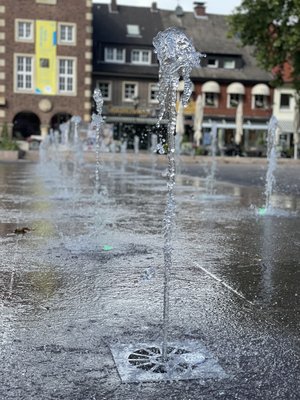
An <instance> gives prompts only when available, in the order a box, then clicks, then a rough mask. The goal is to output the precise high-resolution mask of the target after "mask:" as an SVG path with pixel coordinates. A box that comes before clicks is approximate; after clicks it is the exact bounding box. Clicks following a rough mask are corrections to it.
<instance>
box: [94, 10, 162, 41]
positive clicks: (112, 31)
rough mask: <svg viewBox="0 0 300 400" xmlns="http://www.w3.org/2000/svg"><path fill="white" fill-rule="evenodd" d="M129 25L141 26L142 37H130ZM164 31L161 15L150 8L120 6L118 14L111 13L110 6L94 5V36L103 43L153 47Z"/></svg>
mask: <svg viewBox="0 0 300 400" xmlns="http://www.w3.org/2000/svg"><path fill="white" fill-rule="evenodd" d="M127 25H139V27H140V32H141V35H140V36H139V37H136V36H128V35H127V29H126V26H127ZM163 29H164V28H163V25H162V21H161V16H160V13H159V12H152V11H151V9H150V8H149V7H148V8H146V7H134V6H118V12H110V11H109V5H108V4H94V5H93V36H94V39H98V40H101V41H102V42H105V43H115V44H121V43H122V44H125V43H126V44H128V45H129V44H135V45H137V44H139V45H148V46H152V40H153V37H154V36H155V35H156V34H157V32H159V31H161V30H163Z"/></svg>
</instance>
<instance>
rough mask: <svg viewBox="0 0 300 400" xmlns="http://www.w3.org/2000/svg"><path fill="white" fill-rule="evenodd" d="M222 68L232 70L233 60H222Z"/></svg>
mask: <svg viewBox="0 0 300 400" xmlns="http://www.w3.org/2000/svg"><path fill="white" fill-rule="evenodd" d="M223 66H224V68H225V69H234V68H235V60H224V63H223Z"/></svg>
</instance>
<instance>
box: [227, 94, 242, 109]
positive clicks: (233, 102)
mask: <svg viewBox="0 0 300 400" xmlns="http://www.w3.org/2000/svg"><path fill="white" fill-rule="evenodd" d="M240 99H241V95H240V94H235V93H231V94H230V95H229V107H230V108H236V107H237V106H238V104H239V101H240Z"/></svg>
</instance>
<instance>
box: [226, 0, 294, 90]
mask: <svg viewBox="0 0 300 400" xmlns="http://www.w3.org/2000/svg"><path fill="white" fill-rule="evenodd" d="M229 26H230V35H231V36H237V37H238V38H239V39H240V41H241V44H242V45H243V46H254V55H255V57H256V59H257V61H258V63H259V64H260V66H261V67H262V68H264V69H266V70H267V71H273V73H274V82H273V84H274V86H280V85H282V84H283V72H284V71H283V65H284V63H285V62H289V63H290V65H291V66H292V68H293V75H292V83H293V86H294V88H295V89H296V91H298V92H299V91H300V1H299V0H243V1H242V2H241V5H240V6H239V7H237V8H236V10H235V12H234V13H233V15H231V16H230V17H229ZM274 68H275V69H274Z"/></svg>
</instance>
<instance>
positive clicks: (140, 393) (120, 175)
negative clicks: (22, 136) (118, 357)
mask: <svg viewBox="0 0 300 400" xmlns="http://www.w3.org/2000/svg"><path fill="white" fill-rule="evenodd" d="M164 168H165V162H164V159H163V158H162V157H161V156H157V157H156V156H154V157H153V156H152V157H148V156H147V157H144V156H143V157H134V156H133V155H131V156H121V155H118V156H113V155H105V156H104V157H103V160H102V163H101V174H100V175H101V191H100V193H98V194H97V193H95V190H94V188H95V179H94V176H95V165H94V163H85V164H84V165H83V166H81V167H80V168H78V166H75V165H74V164H73V163H72V162H71V161H68V162H67V161H65V160H64V159H63V158H62V159H60V160H59V163H52V162H48V163H46V164H43V165H41V164H38V163H30V162H26V161H23V162H19V163H2V164H0V199H1V208H0V216H1V218H0V221H1V222H0V242H1V261H0V304H1V325H0V343H1V364H0V365H1V366H0V399H1V400H2V399H3V400H12V399H14V400H20V399H22V400H23V399H24V400H27V399H28V400H31V399H34V400H35V399H36V400H44V399H64V400H71V399H72V400H77V399H78V400H106V399H116V400H123V399H124V400H138V399H145V400H154V399H168V400H169V399H176V400H201V399H209V400H214V399H226V400H227V399H228V400H229V399H241V400H244V399H245V400H246V399H247V400H248V399H280V400H283V399H299V393H300V384H299V382H300V363H299V361H300V342H299V328H300V326H299V325H300V323H299V312H300V307H299V297H300V292H299V282H300V272H299V268H300V263H299V259H300V257H299V255H300V233H299V222H300V197H299V184H298V183H299V176H300V174H299V170H300V165H299V164H295V163H293V164H291V165H287V164H283V165H279V167H278V171H277V172H278V177H277V178H278V187H277V190H276V192H275V193H274V195H273V197H272V205H273V207H274V211H273V214H272V215H268V216H263V217H262V216H259V215H258V213H257V209H258V207H261V206H262V205H263V204H264V197H263V184H264V181H263V179H264V174H265V165H263V164H261V165H257V164H251V165H250V164H246V163H243V164H238V163H235V164H233V163H232V164H225V163H223V164H222V165H220V166H219V168H218V174H217V179H218V182H217V183H216V186H215V193H214V194H213V195H209V194H208V193H207V192H206V189H205V179H204V177H205V173H206V171H207V168H208V167H206V169H205V166H203V165H198V164H196V163H193V162H191V161H189V162H186V161H185V160H182V161H181V163H180V168H179V171H180V172H181V174H179V173H178V175H177V182H176V205H177V208H176V232H175V237H174V266H173V272H172V278H171V292H170V293H171V294H170V303H171V304H170V306H171V310H170V314H171V315H170V324H171V329H170V334H169V337H170V341H177V342H181V341H182V342H183V343H184V342H185V341H187V340H189V341H193V340H194V341H199V342H201V343H203V346H205V348H206V349H208V351H209V352H210V353H211V354H213V356H214V358H215V359H217V360H218V363H219V365H220V366H221V367H222V369H223V370H224V371H225V373H226V377H222V378H220V379H213V378H207V377H206V376H203V377H202V378H199V379H195V380H184V381H181V380H179V381H176V382H174V381H173V382H145V383H138V384H137V383H122V381H121V379H120V376H119V374H118V370H117V368H116V365H115V362H114V358H113V356H112V353H111V348H112V347H113V346H114V347H118V346H122V345H124V344H128V345H131V346H132V345H133V346H134V345H135V344H137V343H141V342H145V341H146V342H149V341H151V342H158V343H159V342H160V341H161V338H162V301H163V294H162V292H163V244H164V243H163V235H162V230H163V222H162V220H163V213H164V208H165V201H166V178H165V171H164ZM285 177H287V179H285ZM222 181H227V182H222ZM241 183H243V185H241ZM22 228H28V230H25V231H26V232H25V233H15V230H16V229H19V231H21V232H22ZM23 231H24V229H23ZM17 232H18V231H17Z"/></svg>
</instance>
